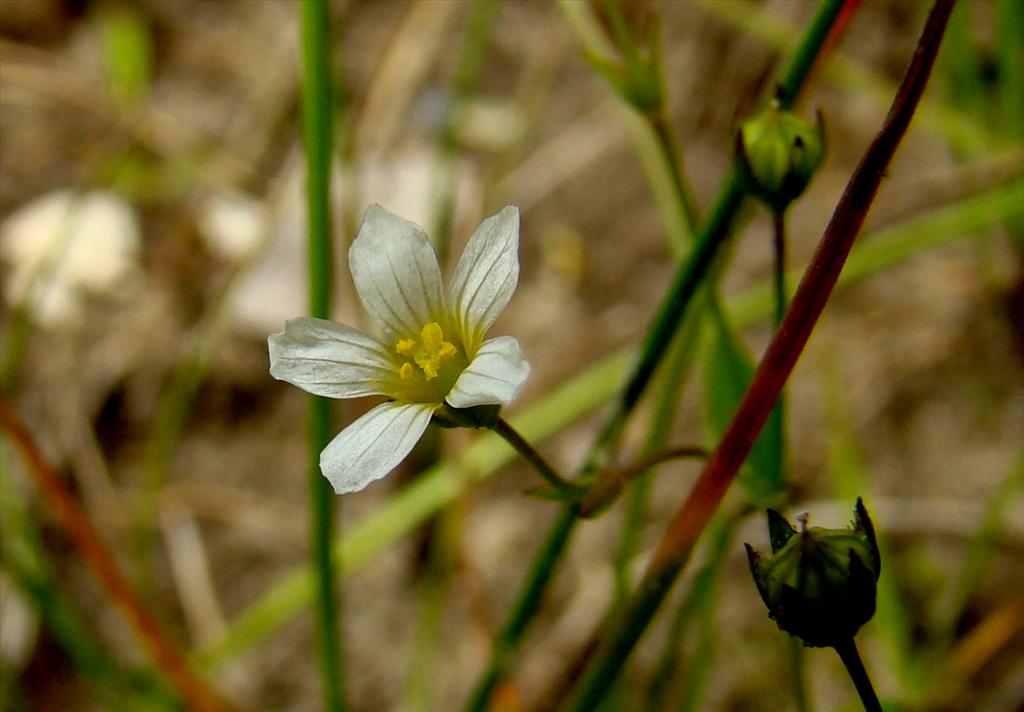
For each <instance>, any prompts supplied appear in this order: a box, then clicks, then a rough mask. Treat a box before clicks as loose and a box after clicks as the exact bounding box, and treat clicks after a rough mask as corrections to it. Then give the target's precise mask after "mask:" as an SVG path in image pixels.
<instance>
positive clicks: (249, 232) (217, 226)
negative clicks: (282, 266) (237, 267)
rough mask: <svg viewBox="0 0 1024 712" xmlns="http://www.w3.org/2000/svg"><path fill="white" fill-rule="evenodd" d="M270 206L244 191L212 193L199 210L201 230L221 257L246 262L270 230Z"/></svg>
mask: <svg viewBox="0 0 1024 712" xmlns="http://www.w3.org/2000/svg"><path fill="white" fill-rule="evenodd" d="M266 222H267V219H266V209H265V208H264V206H263V203H261V202H260V201H259V200H256V199H255V198H251V197H249V196H247V195H243V194H241V193H226V194H218V195H214V196H212V197H210V198H209V199H208V200H207V201H206V202H205V203H204V204H203V206H202V210H201V212H200V214H199V234H200V235H202V237H203V240H204V241H205V242H206V244H207V245H209V247H210V248H211V249H212V250H214V251H215V252H216V253H217V254H219V255H220V256H221V257H223V258H225V259H228V260H232V261H236V262H242V261H244V260H246V259H248V258H249V257H251V256H252V255H253V254H255V253H256V251H257V250H258V249H259V248H260V246H261V245H262V244H263V238H264V235H265V233H266V230H267V227H266Z"/></svg>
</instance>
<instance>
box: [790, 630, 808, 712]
mask: <svg viewBox="0 0 1024 712" xmlns="http://www.w3.org/2000/svg"><path fill="white" fill-rule="evenodd" d="M789 674H790V684H791V685H792V686H793V697H794V698H795V699H796V708H797V710H798V712H810V709H811V706H810V700H809V699H808V698H807V679H806V676H805V675H804V645H803V643H801V642H800V639H799V638H797V637H796V636H795V635H791V636H790V637H789Z"/></svg>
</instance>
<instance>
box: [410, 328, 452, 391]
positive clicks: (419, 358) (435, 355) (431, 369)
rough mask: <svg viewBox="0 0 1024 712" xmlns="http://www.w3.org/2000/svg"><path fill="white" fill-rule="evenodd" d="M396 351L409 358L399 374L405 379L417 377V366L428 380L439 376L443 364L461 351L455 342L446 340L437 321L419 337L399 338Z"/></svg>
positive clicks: (423, 330) (421, 331)
mask: <svg viewBox="0 0 1024 712" xmlns="http://www.w3.org/2000/svg"><path fill="white" fill-rule="evenodd" d="M395 351H397V352H398V355H399V356H403V357H405V358H406V359H409V360H407V361H405V363H403V364H402V366H401V367H400V368H399V370H398V375H399V376H400V377H401V378H402V380H404V381H407V380H410V379H414V378H416V377H417V375H418V374H417V373H416V368H417V367H418V368H419V369H420V371H422V372H423V376H424V378H425V379H426V380H428V381H430V380H433V379H435V378H437V374H438V372H439V370H440V369H441V364H442V363H444V362H445V361H447V360H449V359H451V358H452V357H453V356H455V355H456V354H458V353H459V350H458V349H457V348H456V347H455V344H453V343H451V342H450V341H445V340H444V332H443V331H442V330H441V325H440V324H438V323H437V322H436V321H432V322H430V323H429V324H427V325H426V326H424V327H423V328H422V329H421V330H420V338H419V339H399V340H398V343H397V344H395ZM413 364H415V366H414V365H413Z"/></svg>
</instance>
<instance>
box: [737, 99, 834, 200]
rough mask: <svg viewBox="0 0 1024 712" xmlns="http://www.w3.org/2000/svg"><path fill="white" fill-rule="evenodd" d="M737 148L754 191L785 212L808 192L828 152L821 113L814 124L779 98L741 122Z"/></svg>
mask: <svg viewBox="0 0 1024 712" xmlns="http://www.w3.org/2000/svg"><path fill="white" fill-rule="evenodd" d="M736 150H737V152H738V154H739V157H740V163H741V164H742V165H743V168H744V172H745V173H746V177H747V182H748V184H749V186H750V190H751V192H753V193H754V195H756V196H757V197H759V198H760V199H761V200H763V201H764V202H765V203H767V204H768V207H769V208H771V209H772V210H774V211H775V212H782V211H783V210H785V209H786V208H787V207H788V206H789V204H790V203H791V202H792V201H793V200H795V199H796V198H797V197H799V196H800V194H801V193H803V192H804V188H806V187H807V184H808V183H810V181H811V177H812V176H813V175H814V171H815V170H817V168H818V166H819V165H820V164H821V160H822V158H824V156H825V128H824V124H823V122H822V118H821V114H820V113H819V114H818V115H817V122H816V123H814V124H812V123H810V122H808V121H804V120H803V119H801V118H799V117H797V116H796V115H795V114H793V113H792V112H790V111H783V110H782V109H781V108H780V107H779V103H778V101H773V102H772V104H771V106H769V107H768V108H767V109H765V110H764V111H762V112H761V113H760V114H758V115H757V116H755V117H754V118H752V119H748V120H747V121H745V122H743V124H742V125H741V126H740V131H739V135H738V137H737V141H736Z"/></svg>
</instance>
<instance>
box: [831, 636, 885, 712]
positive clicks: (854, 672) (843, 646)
mask: <svg viewBox="0 0 1024 712" xmlns="http://www.w3.org/2000/svg"><path fill="white" fill-rule="evenodd" d="M835 650H836V652H837V653H839V658H840V659H841V660H842V661H843V665H845V666H846V671H847V672H848V673H849V674H850V679H851V680H853V685H854V687H856V688H857V694H858V695H860V701H861V702H862V703H863V704H864V710H865V712H882V703H881V702H879V701H878V695H877V694H876V693H875V688H874V686H873V685H872V684H871V678H869V677H868V671H867V670H865V669H864V663H863V661H861V659H860V653H858V652H857V644H856V643H854V642H853V638H850V639H849V640H847V641H844V642H842V643H840V644H838V645H836V646H835Z"/></svg>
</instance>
